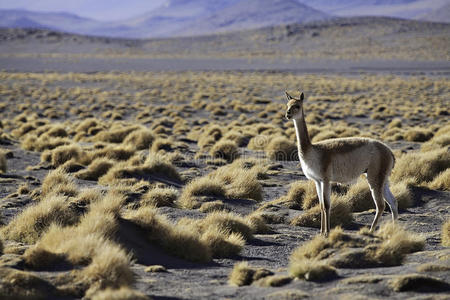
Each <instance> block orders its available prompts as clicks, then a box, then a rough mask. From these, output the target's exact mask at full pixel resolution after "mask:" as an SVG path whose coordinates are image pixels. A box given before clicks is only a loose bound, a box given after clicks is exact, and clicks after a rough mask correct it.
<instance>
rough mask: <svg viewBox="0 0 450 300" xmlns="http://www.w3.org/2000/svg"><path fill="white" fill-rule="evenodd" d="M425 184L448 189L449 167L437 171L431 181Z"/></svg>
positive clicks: (449, 182)
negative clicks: (439, 171)
mask: <svg viewBox="0 0 450 300" xmlns="http://www.w3.org/2000/svg"><path fill="white" fill-rule="evenodd" d="M427 185H428V187H429V188H432V189H437V190H444V191H450V168H448V169H446V170H445V171H442V172H441V173H439V174H438V175H437V176H436V177H434V179H433V181H432V182H430V183H429V184H427Z"/></svg>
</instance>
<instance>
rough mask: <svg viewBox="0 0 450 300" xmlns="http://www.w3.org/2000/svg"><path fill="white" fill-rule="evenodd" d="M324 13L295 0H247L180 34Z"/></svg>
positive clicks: (289, 21)
mask: <svg viewBox="0 0 450 300" xmlns="http://www.w3.org/2000/svg"><path fill="white" fill-rule="evenodd" d="M326 18H328V16H327V15H326V14H325V13H322V12H320V11H318V10H316V9H313V8H311V7H308V6H306V5H304V4H301V3H298V2H297V1H295V0H246V1H239V2H237V3H235V4H234V5H230V6H227V7H225V8H224V9H222V10H220V11H219V12H216V13H214V14H211V15H210V16H208V17H205V18H202V19H201V20H198V21H196V22H194V23H193V24H190V25H189V26H188V27H187V28H185V29H184V30H182V31H180V33H181V34H182V35H188V34H193V35H198V34H205V33H213V32H224V31H234V30H243V29H252V28H261V27H267V26H275V25H283V24H293V23H306V22H309V21H316V20H324V19H326Z"/></svg>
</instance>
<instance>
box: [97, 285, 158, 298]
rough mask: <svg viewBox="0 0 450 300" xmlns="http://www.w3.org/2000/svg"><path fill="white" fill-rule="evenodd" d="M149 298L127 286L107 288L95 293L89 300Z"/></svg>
mask: <svg viewBox="0 0 450 300" xmlns="http://www.w3.org/2000/svg"><path fill="white" fill-rule="evenodd" d="M150 299H151V298H150V297H148V296H147V295H144V294H142V293H140V292H138V291H135V290H133V289H131V288H129V287H120V288H118V289H111V288H107V289H105V290H101V291H99V292H97V293H95V294H94V295H93V296H92V297H91V300H150Z"/></svg>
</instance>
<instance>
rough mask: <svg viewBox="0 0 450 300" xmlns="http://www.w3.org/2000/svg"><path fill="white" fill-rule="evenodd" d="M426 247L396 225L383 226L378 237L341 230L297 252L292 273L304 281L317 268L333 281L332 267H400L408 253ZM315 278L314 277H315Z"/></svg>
mask: <svg viewBox="0 0 450 300" xmlns="http://www.w3.org/2000/svg"><path fill="white" fill-rule="evenodd" d="M424 245H425V243H424V239H423V238H422V237H420V236H417V235H415V234H413V233H410V232H407V231H405V230H403V229H402V228H401V227H400V226H398V225H394V224H386V225H384V226H382V227H381V228H380V229H379V230H378V231H377V232H376V233H375V234H374V235H371V234H368V233H366V232H365V231H361V232H360V233H359V234H353V233H345V232H344V231H343V230H342V228H339V227H338V228H335V229H333V230H332V231H331V232H330V234H329V236H328V238H324V237H322V236H316V237H315V238H314V239H313V240H311V241H310V242H308V243H306V244H303V245H302V246H300V247H298V248H297V249H296V250H294V252H293V253H292V255H291V259H290V270H291V274H293V275H295V276H299V277H300V278H304V276H306V274H307V272H309V270H310V268H313V267H314V265H317V266H318V271H317V272H318V274H321V271H323V272H324V274H328V275H329V276H330V277H327V276H326V277H325V278H332V277H333V271H330V267H334V268H367V267H381V266H396V265H400V264H401V263H402V262H403V259H404V258H405V256H406V254H408V253H412V252H416V251H420V250H422V249H423V247H424ZM325 265H326V266H325ZM327 272H330V273H327ZM334 275H335V274H334ZM312 276H313V277H312V278H314V276H315V274H313V275H312ZM318 276H319V278H320V275H318Z"/></svg>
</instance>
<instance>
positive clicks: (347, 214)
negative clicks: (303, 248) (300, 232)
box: [291, 198, 353, 228]
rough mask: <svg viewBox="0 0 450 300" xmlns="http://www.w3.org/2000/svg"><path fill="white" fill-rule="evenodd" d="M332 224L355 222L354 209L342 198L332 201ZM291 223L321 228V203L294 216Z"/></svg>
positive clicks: (345, 224)
mask: <svg viewBox="0 0 450 300" xmlns="http://www.w3.org/2000/svg"><path fill="white" fill-rule="evenodd" d="M330 222H331V224H330V225H331V226H332V227H334V226H338V225H339V226H344V227H346V226H349V225H350V224H351V223H352V222H353V216H352V211H351V208H350V206H349V204H348V203H347V202H346V201H343V200H342V199H341V198H337V199H334V200H332V201H331V209H330ZM291 225H294V226H304V227H315V228H320V206H319V204H318V205H316V206H314V207H313V208H311V209H309V210H307V211H305V212H304V213H303V214H301V215H299V216H298V217H296V218H294V219H293V220H292V221H291Z"/></svg>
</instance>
